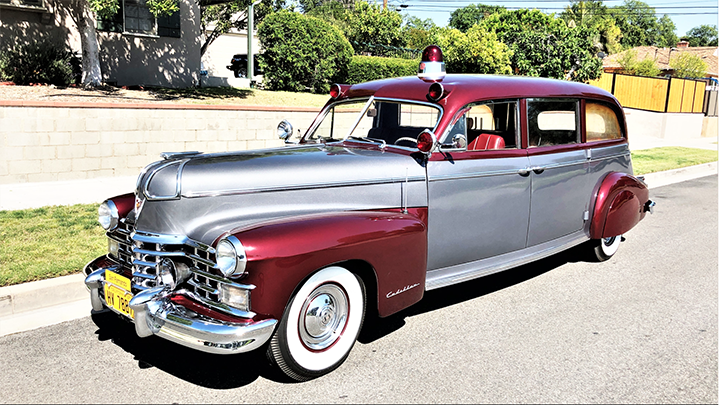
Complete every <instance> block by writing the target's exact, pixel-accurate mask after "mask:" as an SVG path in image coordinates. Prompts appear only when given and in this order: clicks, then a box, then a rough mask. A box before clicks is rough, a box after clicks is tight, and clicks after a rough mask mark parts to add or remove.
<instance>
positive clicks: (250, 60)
mask: <svg viewBox="0 0 720 405" xmlns="http://www.w3.org/2000/svg"><path fill="white" fill-rule="evenodd" d="M259 3H260V0H257V1H256V2H254V3H250V5H249V6H248V17H247V40H248V45H247V78H248V79H250V88H251V89H252V88H253V74H254V73H255V58H254V57H253V51H252V47H253V25H254V24H253V23H254V21H253V20H254V17H255V12H254V8H255V5H257V4H259Z"/></svg>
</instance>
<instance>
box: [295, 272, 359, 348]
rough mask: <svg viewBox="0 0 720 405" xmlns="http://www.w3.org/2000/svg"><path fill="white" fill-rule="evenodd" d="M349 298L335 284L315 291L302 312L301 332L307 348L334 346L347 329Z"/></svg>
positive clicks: (323, 286)
mask: <svg viewBox="0 0 720 405" xmlns="http://www.w3.org/2000/svg"><path fill="white" fill-rule="evenodd" d="M347 314H348V298H347V296H346V295H345V292H344V291H343V290H342V289H341V288H340V287H338V286H336V285H334V284H325V285H322V286H320V287H318V288H316V289H315V291H313V292H312V294H310V296H309V297H308V298H307V299H306V300H305V304H304V305H303V308H302V311H301V312H300V325H299V332H300V338H301V339H302V341H303V343H304V344H305V346H307V347H308V348H310V349H312V350H322V349H325V348H327V347H329V346H330V345H332V344H333V343H334V342H335V341H336V340H337V339H338V338H339V337H340V334H341V333H342V331H343V329H344V328H345V323H346V321H347Z"/></svg>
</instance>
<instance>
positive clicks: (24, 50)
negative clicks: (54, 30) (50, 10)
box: [0, 40, 73, 86]
mask: <svg viewBox="0 0 720 405" xmlns="http://www.w3.org/2000/svg"><path fill="white" fill-rule="evenodd" d="M72 59H73V54H72V52H70V51H69V50H68V49H67V48H66V47H65V46H61V45H58V44H55V43H52V42H50V41H47V40H41V41H37V42H30V43H16V44H15V45H13V46H12V47H11V48H10V49H9V50H6V51H2V52H0V74H1V75H2V77H3V79H4V80H10V81H12V82H14V83H15V84H19V85H27V84H31V83H50V84H54V85H57V86H67V85H68V84H70V83H72V82H73V68H72V64H71V60H72Z"/></svg>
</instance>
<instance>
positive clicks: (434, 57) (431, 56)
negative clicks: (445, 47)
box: [422, 45, 443, 62]
mask: <svg viewBox="0 0 720 405" xmlns="http://www.w3.org/2000/svg"><path fill="white" fill-rule="evenodd" d="M422 61H423V62H442V61H443V54H442V50H441V49H440V47H439V46H437V45H430V46H428V47H427V48H425V49H424V50H423V53H422Z"/></svg>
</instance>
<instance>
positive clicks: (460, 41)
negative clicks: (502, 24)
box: [432, 25, 512, 75]
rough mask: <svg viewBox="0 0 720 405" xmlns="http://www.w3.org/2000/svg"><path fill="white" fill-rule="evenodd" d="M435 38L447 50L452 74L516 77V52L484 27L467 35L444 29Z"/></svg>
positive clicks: (435, 41) (438, 31)
mask: <svg viewBox="0 0 720 405" xmlns="http://www.w3.org/2000/svg"><path fill="white" fill-rule="evenodd" d="M432 37H433V40H434V43H435V44H437V45H438V46H439V47H440V48H441V49H442V50H443V57H444V60H445V65H446V66H447V71H448V73H485V74H506V75H509V74H512V70H511V69H510V57H511V55H512V52H511V51H510V50H509V49H508V46H507V45H505V44H504V43H502V42H499V41H498V40H497V36H496V35H495V33H494V32H492V31H488V30H487V29H485V27H483V26H482V25H474V26H472V27H471V28H470V29H469V30H468V31H467V33H465V32H462V31H460V30H457V29H454V28H440V29H438V30H436V31H435V32H434V33H433V35H432Z"/></svg>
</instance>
